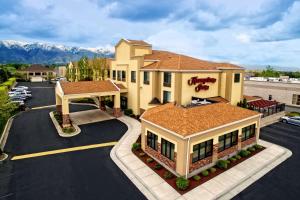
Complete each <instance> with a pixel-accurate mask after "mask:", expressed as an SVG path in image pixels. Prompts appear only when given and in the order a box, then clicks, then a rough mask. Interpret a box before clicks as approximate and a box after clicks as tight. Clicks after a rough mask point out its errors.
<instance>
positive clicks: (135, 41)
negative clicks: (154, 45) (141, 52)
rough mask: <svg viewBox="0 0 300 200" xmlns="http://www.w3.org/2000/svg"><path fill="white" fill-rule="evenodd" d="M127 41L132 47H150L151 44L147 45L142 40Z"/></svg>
mask: <svg viewBox="0 0 300 200" xmlns="http://www.w3.org/2000/svg"><path fill="white" fill-rule="evenodd" d="M127 41H128V42H129V43H130V44H133V45H142V46H151V44H149V43H147V42H145V41H143V40H129V39H127Z"/></svg>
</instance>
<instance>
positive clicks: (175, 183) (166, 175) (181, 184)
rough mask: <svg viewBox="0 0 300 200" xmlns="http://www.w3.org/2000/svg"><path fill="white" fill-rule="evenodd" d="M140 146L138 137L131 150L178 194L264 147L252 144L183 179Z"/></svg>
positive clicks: (207, 179)
mask: <svg viewBox="0 0 300 200" xmlns="http://www.w3.org/2000/svg"><path fill="white" fill-rule="evenodd" d="M140 147H141V146H140V138H139V139H138V140H137V142H136V143H134V144H133V146H132V152H133V153H134V154H135V155H136V156H137V157H138V158H139V159H140V160H141V161H143V162H144V163H145V164H146V165H147V166H148V167H150V168H151V169H152V170H153V171H155V172H156V173H157V174H158V175H159V176H160V177H161V178H163V179H164V180H165V181H166V182H167V183H168V184H169V185H171V186H172V187H173V188H174V189H175V190H176V191H177V192H179V193H180V194H184V193H186V192H188V191H190V190H192V189H194V188H195V187H197V186H199V185H201V184H203V183H205V182H206V181H209V180H210V179H212V178H214V177H216V176H218V175H219V174H221V173H223V172H225V171H226V170H228V169H230V168H232V167H234V166H236V165H237V164H239V163H241V162H243V161H244V160H246V159H248V158H250V157H251V156H254V155H255V154H257V153H259V152H260V151H262V150H264V149H265V148H264V147H262V146H260V145H253V146H252V147H250V148H248V149H247V150H241V151H240V152H239V153H238V154H237V155H235V156H233V157H231V158H229V159H228V160H220V161H218V162H217V164H216V165H215V166H213V167H211V168H209V169H207V170H204V171H202V172H200V173H199V174H197V175H195V176H193V177H191V178H189V179H185V178H183V177H177V176H175V175H174V174H172V173H171V172H170V171H168V170H167V169H165V168H164V167H163V166H161V165H160V164H159V163H158V162H156V161H155V160H154V159H152V158H151V157H150V156H148V155H147V154H146V153H145V152H144V151H143V150H142V149H141V148H140ZM180 188H181V189H180Z"/></svg>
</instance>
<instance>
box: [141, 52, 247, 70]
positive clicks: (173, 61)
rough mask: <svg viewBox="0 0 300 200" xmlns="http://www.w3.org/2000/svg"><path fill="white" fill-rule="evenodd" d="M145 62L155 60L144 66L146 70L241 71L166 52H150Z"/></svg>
mask: <svg viewBox="0 0 300 200" xmlns="http://www.w3.org/2000/svg"><path fill="white" fill-rule="evenodd" d="M144 59H145V60H156V61H155V62H154V63H151V64H149V65H146V66H144V67H143V68H142V69H148V70H217V69H223V68H224V69H226V68H227V69H228V68H230V69H243V68H242V67H240V66H237V65H234V64H230V63H216V62H210V61H206V60H200V59H197V58H192V57H189V56H185V55H181V54H177V53H172V52H168V51H157V50H152V54H148V55H145V57H144Z"/></svg>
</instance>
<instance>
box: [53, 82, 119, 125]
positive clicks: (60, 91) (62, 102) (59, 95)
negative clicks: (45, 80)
mask: <svg viewBox="0 0 300 200" xmlns="http://www.w3.org/2000/svg"><path fill="white" fill-rule="evenodd" d="M120 92H121V89H120V88H119V87H118V86H117V85H116V84H115V83H113V82H112V81H110V80H105V81H81V82H66V81H61V82H57V84H56V88H55V97H56V107H57V110H58V111H59V112H61V113H62V116H63V126H64V127H67V126H70V116H69V100H72V99H78V98H97V99H99V100H100V102H101V109H102V106H103V105H104V99H103V97H104V96H113V99H114V109H113V115H114V116H115V117H119V116H120V115H121V110H120ZM104 107H105V106H104Z"/></svg>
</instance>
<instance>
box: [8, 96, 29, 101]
mask: <svg viewBox="0 0 300 200" xmlns="http://www.w3.org/2000/svg"><path fill="white" fill-rule="evenodd" d="M9 98H10V100H22V101H26V99H27V98H26V97H25V96H22V95H13V96H10V97H9Z"/></svg>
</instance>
